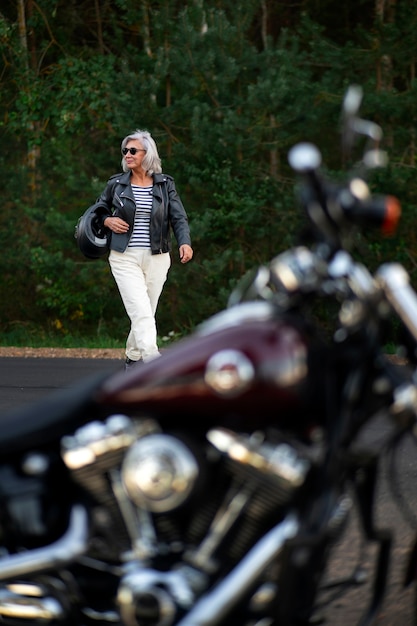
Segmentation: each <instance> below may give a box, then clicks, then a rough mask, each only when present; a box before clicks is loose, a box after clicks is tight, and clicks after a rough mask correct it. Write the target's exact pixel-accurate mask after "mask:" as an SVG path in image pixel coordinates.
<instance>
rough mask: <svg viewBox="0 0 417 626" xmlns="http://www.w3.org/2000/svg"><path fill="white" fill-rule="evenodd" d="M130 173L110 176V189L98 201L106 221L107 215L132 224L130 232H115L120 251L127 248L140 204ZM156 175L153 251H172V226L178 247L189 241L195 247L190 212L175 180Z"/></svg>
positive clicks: (112, 243)
mask: <svg viewBox="0 0 417 626" xmlns="http://www.w3.org/2000/svg"><path fill="white" fill-rule="evenodd" d="M130 176H131V174H130V172H126V173H122V174H115V175H114V176H112V177H111V178H109V180H108V181H107V185H106V188H105V189H104V191H103V193H102V194H101V195H100V196H99V197H98V198H97V201H96V202H95V204H94V207H95V209H96V214H97V215H98V216H99V217H100V219H102V221H103V222H104V220H105V219H106V217H112V216H115V217H121V218H122V219H123V220H125V221H126V222H127V223H128V224H129V226H130V228H129V230H128V231H127V233H113V232H112V233H111V241H110V250H116V251H117V252H124V251H125V250H126V248H127V244H128V243H129V240H130V237H131V234H132V230H133V223H134V220H135V211H136V204H135V199H134V196H133V191H132V187H131V185H130ZM152 178H153V191H152V194H153V199H152V211H151V226H150V236H151V251H152V254H161V253H163V252H170V250H171V248H172V245H171V232H170V226H171V227H172V230H173V231H174V235H175V239H176V240H177V244H178V247H180V246H182V245H183V244H185V243H186V244H188V245H189V246H191V236H190V228H189V225H188V218H187V214H186V212H185V209H184V206H183V204H182V202H181V199H180V197H179V195H178V192H177V190H176V188H175V182H174V179H173V178H172V176H168V175H167V174H153V176H152ZM168 200H169V202H168ZM168 206H169V210H168Z"/></svg>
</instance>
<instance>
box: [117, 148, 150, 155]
mask: <svg viewBox="0 0 417 626" xmlns="http://www.w3.org/2000/svg"><path fill="white" fill-rule="evenodd" d="M128 152H130V154H133V155H135V154H136V152H146V150H144V149H143V148H123V150H122V154H123V155H125V156H126V154H127V153H128Z"/></svg>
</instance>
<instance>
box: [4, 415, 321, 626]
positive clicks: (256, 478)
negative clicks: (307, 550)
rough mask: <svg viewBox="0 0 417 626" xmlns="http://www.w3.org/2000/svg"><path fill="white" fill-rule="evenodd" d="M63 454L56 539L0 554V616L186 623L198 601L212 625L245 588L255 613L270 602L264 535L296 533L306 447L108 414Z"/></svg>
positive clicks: (71, 438) (84, 622)
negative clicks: (62, 513) (66, 478)
mask: <svg viewBox="0 0 417 626" xmlns="http://www.w3.org/2000/svg"><path fill="white" fill-rule="evenodd" d="M61 457H62V459H63V462H64V465H65V466H66V468H67V470H68V472H69V475H70V477H72V480H73V484H74V486H75V489H74V487H71V485H68V487H67V488H68V489H71V490H73V491H72V492H74V493H78V502H75V503H74V506H73V509H72V512H71V514H70V518H69V525H68V529H67V530H66V531H65V533H64V535H63V536H61V537H58V539H55V540H54V541H53V542H52V543H51V544H49V545H44V546H40V547H37V548H34V549H26V550H21V551H20V552H17V553H16V554H10V555H8V556H7V557H4V558H3V557H1V558H0V561H1V564H2V565H1V568H0V570H1V571H0V581H3V584H1V585H0V621H1V622H2V623H4V624H9V625H17V624H20V625H21V624H28V623H31V624H33V623H35V622H36V623H37V624H49V625H54V624H58V623H60V624H74V623H76V624H77V625H79V626H89V625H90V624H108V623H111V624H120V625H122V624H124V625H126V626H144V625H146V626H173V625H174V624H175V625H177V624H178V625H179V626H191V625H192V624H195V623H197V622H198V623H200V621H199V620H200V617H198V616H195V615H194V614H193V611H195V610H196V608H195V607H198V606H199V602H201V601H202V600H203V599H204V598H206V600H205V601H206V602H208V605H209V606H208V608H207V607H206V606H204V604H203V605H201V607H200V608H199V609H198V610H199V611H202V612H203V613H204V614H205V615H207V619H208V621H207V623H208V624H220V623H225V622H221V616H222V614H226V613H227V611H229V609H230V606H233V605H234V604H236V606H237V605H238V604H239V603H240V602H241V594H243V592H244V590H245V589H246V588H247V589H248V592H247V593H248V599H247V600H246V602H248V601H250V602H251V611H254V612H255V613H256V612H258V613H259V614H261V615H262V614H263V613H262V612H263V611H264V610H265V607H266V606H268V604H269V603H271V602H272V598H273V595H274V586H273V584H272V582H270V581H268V580H267V578H268V577H267V576H266V574H265V572H266V571H267V570H268V568H270V565H271V562H272V561H273V558H272V554H269V551H270V550H271V547H270V542H269V543H268V541H266V536H267V535H268V533H271V532H272V533H278V535H277V536H278V537H279V541H281V542H282V541H283V540H284V539H285V537H288V536H291V533H292V532H293V531H294V525H293V523H292V522H287V521H286V515H288V509H289V505H290V503H292V501H293V499H294V497H295V496H296V495H297V494H298V493H299V491H300V489H302V487H303V486H304V485H305V483H306V479H307V475H308V473H309V470H310V468H311V465H312V461H311V459H310V458H309V453H308V452H306V450H305V449H303V448H302V447H299V446H297V445H296V444H295V443H293V442H289V441H283V440H280V439H279V437H278V433H275V434H272V433H268V435H266V433H264V432H255V433H252V434H248V433H237V432H234V431H232V430H227V429H224V428H211V429H210V430H209V431H208V432H206V433H204V434H198V435H197V434H196V433H195V432H194V433H185V432H183V430H181V431H179V432H176V431H175V430H172V431H170V432H167V431H166V430H165V431H164V430H163V429H162V428H161V426H160V425H159V424H158V421H157V420H156V419H153V418H147V417H142V418H130V417H128V416H126V415H112V416H110V417H109V418H107V419H106V420H105V421H93V422H90V423H89V424H86V425H85V426H83V427H81V428H79V429H78V430H77V431H76V432H74V433H73V434H72V435H67V436H65V437H64V438H63V439H62V440H61ZM208 494H209V497H208ZM281 526H282V528H281ZM265 541H266V543H265ZM276 543H277V539H276V538H275V539H274V545H275V544H276ZM271 545H272V544H271ZM274 549H276V548H274ZM243 561H244V562H245V564H246V565H245V567H242V565H243ZM261 561H265V565H264V566H263V567H261V566H260V565H259V564H260V562H261ZM261 571H263V574H262V576H261V575H260V572H261ZM254 573H255V574H256V577H255V579H254V578H253V577H254ZM235 576H237V577H238V583H237V584H236V583H234V584H233V585H232V587H233V589H234V591H232V592H231V591H230V590H229V589H228V585H227V584H226V581H227V580H229V581H230V580H231V578H232V577H235ZM258 577H259V581H258ZM271 581H272V577H271ZM249 589H250V593H249ZM214 590H217V591H216V593H217V599H216V598H215V597H213V596H211V594H213V593H214ZM234 594H236V597H235V598H233V596H234ZM248 610H249V609H248V607H245V614H246V612H247V611H248ZM210 613H212V617H209V614H210ZM245 622H246V618H245ZM204 623H205V622H204ZM239 623H241V624H242V625H243V623H244V622H243V621H239Z"/></svg>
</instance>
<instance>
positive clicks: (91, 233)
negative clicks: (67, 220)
mask: <svg viewBox="0 0 417 626" xmlns="http://www.w3.org/2000/svg"><path fill="white" fill-rule="evenodd" d="M109 233H110V230H109V229H108V228H106V227H105V226H102V220H100V219H99V218H98V216H97V213H96V209H95V207H94V205H93V206H90V207H89V208H88V209H87V210H86V212H85V213H84V215H82V216H81V217H80V219H79V220H78V223H77V225H76V227H75V232H74V237H75V238H76V240H77V244H78V247H79V249H80V250H81V252H82V253H83V255H84V256H85V257H87V259H99V258H100V257H102V256H104V255H105V254H106V253H107V252H108V250H109V245H108V241H107V238H108V236H109Z"/></svg>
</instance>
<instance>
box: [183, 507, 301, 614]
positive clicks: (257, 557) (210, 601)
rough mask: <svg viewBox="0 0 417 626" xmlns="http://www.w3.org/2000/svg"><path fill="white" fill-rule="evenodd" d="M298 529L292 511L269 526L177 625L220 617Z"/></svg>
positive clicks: (257, 578)
mask: <svg viewBox="0 0 417 626" xmlns="http://www.w3.org/2000/svg"><path fill="white" fill-rule="evenodd" d="M298 529H299V522H298V520H297V518H296V517H295V516H294V515H289V516H288V517H287V518H286V519H284V520H283V521H282V522H281V523H280V524H278V525H277V526H275V527H274V528H272V529H271V530H270V531H269V533H268V534H267V535H265V537H263V538H262V539H261V541H259V543H257V544H256V546H255V547H254V548H252V550H251V551H250V552H249V553H248V554H247V555H246V556H245V558H243V559H242V560H241V562H240V563H239V564H238V565H237V567H235V569H234V570H233V571H232V572H230V574H229V575H228V576H227V577H226V578H225V579H224V581H223V582H222V583H220V585H218V586H217V587H216V588H215V589H214V590H213V591H211V592H210V593H208V594H206V595H205V596H203V597H202V598H201V599H200V600H199V601H198V602H196V604H195V605H194V608H193V609H191V611H190V612H189V613H188V614H187V615H186V616H185V617H184V619H182V620H181V621H180V622H178V624H177V626H197V625H198V626H215V625H216V624H218V623H219V622H220V621H221V620H223V619H224V618H225V617H226V616H227V614H228V612H229V611H230V610H231V609H233V607H234V606H236V604H237V603H238V602H239V601H240V600H241V599H242V598H243V597H244V596H245V595H246V594H247V593H248V592H249V590H250V589H251V588H252V586H253V585H254V584H255V583H256V582H257V580H259V579H260V577H261V574H262V573H263V572H264V571H265V568H266V567H268V565H270V564H271V563H272V561H273V560H274V559H276V558H277V556H278V555H279V553H280V552H281V550H282V548H283V546H284V544H285V542H286V541H287V539H290V538H291V537H294V536H295V534H296V533H297V532H298Z"/></svg>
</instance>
